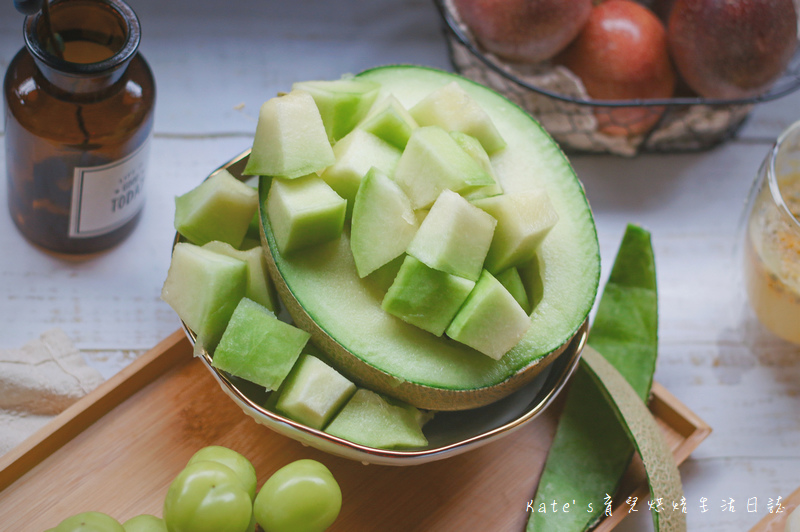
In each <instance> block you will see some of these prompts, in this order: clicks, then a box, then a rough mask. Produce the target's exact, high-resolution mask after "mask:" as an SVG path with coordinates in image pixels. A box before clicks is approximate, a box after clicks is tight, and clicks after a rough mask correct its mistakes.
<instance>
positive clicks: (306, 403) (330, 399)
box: [275, 355, 356, 430]
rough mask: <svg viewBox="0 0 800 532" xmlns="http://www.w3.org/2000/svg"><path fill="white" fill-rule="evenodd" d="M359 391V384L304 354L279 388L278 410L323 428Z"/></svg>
mask: <svg viewBox="0 0 800 532" xmlns="http://www.w3.org/2000/svg"><path fill="white" fill-rule="evenodd" d="M355 391H356V385H355V384H353V383H352V382H350V381H349V380H347V379H346V378H345V377H343V376H342V375H341V374H340V373H339V372H338V371H336V370H335V369H333V368H332V367H330V366H329V365H328V364H326V363H325V362H323V361H322V360H320V359H318V358H317V357H315V356H312V355H302V356H301V358H300V360H298V361H297V363H296V364H295V367H294V368H293V369H292V372H291V373H290V374H289V376H288V377H287V378H286V381H285V382H284V384H283V386H282V387H281V389H280V393H279V395H278V399H277V401H276V403H275V409H276V410H277V411H278V412H280V413H281V414H284V415H286V416H288V417H289V418H291V419H293V420H295V421H299V422H300V423H303V424H304V425H307V426H309V427H311V428H314V429H317V430H322V429H323V428H324V427H325V426H326V425H327V424H328V422H330V420H331V419H333V416H334V415H335V414H336V413H337V412H338V411H339V410H340V409H341V408H342V407H343V406H344V404H345V403H346V402H347V401H348V399H350V397H352V395H353V394H354V393H355Z"/></svg>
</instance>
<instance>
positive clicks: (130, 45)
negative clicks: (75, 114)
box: [24, 0, 141, 95]
mask: <svg viewBox="0 0 800 532" xmlns="http://www.w3.org/2000/svg"><path fill="white" fill-rule="evenodd" d="M49 11H50V13H49V20H48V17H46V16H43V15H42V13H38V14H36V15H33V16H30V17H27V18H26V19H25V29H24V35H25V46H26V47H27V49H28V52H29V53H30V54H31V56H32V57H33V59H34V61H35V62H36V65H37V67H38V68H39V70H40V72H41V73H42V75H43V76H44V78H45V79H46V80H47V81H48V82H50V83H51V84H52V85H53V86H55V87H56V88H58V89H59V90H61V91H63V92H65V93H67V94H74V95H88V94H93V93H97V92H101V91H103V90H105V89H108V88H109V87H111V86H113V85H114V84H115V83H116V82H117V81H119V79H120V78H121V77H122V76H123V74H124V73H125V70H126V69H127V67H128V64H129V63H130V61H131V59H133V57H134V56H135V54H136V50H137V48H138V46H139V39H140V35H141V32H140V27H139V20H138V18H137V17H136V14H135V13H134V12H133V10H132V9H131V8H130V7H129V6H128V5H127V4H125V3H124V2H122V0H55V1H54V2H53V3H52V4H51V6H50V10H49ZM51 28H52V31H51Z"/></svg>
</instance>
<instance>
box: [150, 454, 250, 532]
mask: <svg viewBox="0 0 800 532" xmlns="http://www.w3.org/2000/svg"><path fill="white" fill-rule="evenodd" d="M252 512H253V503H252V500H251V499H250V495H249V494H248V493H247V491H245V489H244V488H243V487H242V481H241V480H240V479H239V477H238V476H237V475H236V473H235V472H234V471H233V470H232V469H231V468H230V467H228V466H226V465H224V464H220V463H219V462H212V461H209V460H200V461H197V462H194V463H192V464H189V465H187V466H186V469H184V470H183V471H181V472H180V473H179V474H178V476H177V477H175V480H173V481H172V484H170V486H169V490H167V496H166V498H165V500H164V514H163V515H164V522H165V523H166V525H167V530H168V531H169V532H246V531H247V529H248V526H249V525H250V520H251V517H252Z"/></svg>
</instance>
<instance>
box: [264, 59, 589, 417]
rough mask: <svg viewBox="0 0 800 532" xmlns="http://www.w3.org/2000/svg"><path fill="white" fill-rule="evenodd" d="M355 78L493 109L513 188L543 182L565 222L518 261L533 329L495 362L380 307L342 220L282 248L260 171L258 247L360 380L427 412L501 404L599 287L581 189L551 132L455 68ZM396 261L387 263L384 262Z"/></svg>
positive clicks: (550, 356) (287, 293)
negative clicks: (331, 235)
mask: <svg viewBox="0 0 800 532" xmlns="http://www.w3.org/2000/svg"><path fill="white" fill-rule="evenodd" d="M356 79H358V80H365V81H370V82H376V83H378V84H380V86H381V89H380V94H379V95H378V97H377V98H376V101H378V102H380V101H384V100H385V99H386V98H389V97H394V98H396V100H397V101H398V102H400V104H402V106H403V107H405V108H406V109H411V108H413V107H414V106H415V105H416V104H417V103H418V102H420V101H422V100H423V99H424V98H425V97H426V96H427V95H429V94H431V93H433V92H434V91H436V90H437V89H440V88H442V87H445V86H447V85H448V84H451V83H453V82H455V83H457V84H458V86H459V87H461V88H462V89H463V90H464V91H466V93H467V94H468V95H469V96H471V97H472V98H473V99H474V100H475V101H476V102H478V103H479V104H480V106H481V107H482V108H483V109H484V110H485V111H486V113H488V115H489V117H490V118H491V120H492V121H493V123H494V126H495V127H496V128H497V131H498V132H499V134H500V136H502V138H503V139H504V141H505V142H506V146H505V147H504V148H503V149H499V150H497V151H495V152H494V153H492V155H491V163H492V166H493V167H494V170H495V173H496V177H497V179H498V181H499V185H500V186H501V187H502V190H503V191H504V192H505V193H516V192H523V191H527V190H539V189H544V190H545V191H546V192H547V194H548V195H549V198H550V201H551V202H552V205H553V207H554V209H555V211H556V212H557V213H558V223H556V224H555V226H554V227H553V228H552V230H551V231H550V232H549V233H548V235H547V237H546V238H545V239H544V241H543V242H542V244H541V245H540V246H539V248H538V251H537V253H536V256H535V258H534V259H533V260H532V262H531V263H529V264H526V265H523V266H521V267H520V268H519V270H520V273H521V275H520V278H521V279H522V280H523V282H524V283H525V289H526V291H527V292H528V296H529V297H530V301H531V304H532V305H534V307H533V309H532V312H531V313H530V320H531V326H530V328H529V329H528V330H527V332H526V333H525V335H524V336H523V337H522V339H521V340H520V341H519V343H517V344H516V346H514V347H513V348H512V349H511V350H510V351H509V352H507V353H506V354H505V355H503V356H502V357H501V358H500V360H494V359H492V358H490V357H488V356H486V355H484V354H482V353H480V352H478V351H476V350H473V349H472V348H470V347H468V346H466V345H464V344H462V343H459V342H456V341H454V340H453V339H450V338H447V337H446V336H441V337H440V336H436V335H434V334H431V333H429V332H427V331H424V330H422V329H420V328H418V327H415V326H414V325H411V324H409V323H406V322H404V321H402V320H400V319H398V318H396V317H395V316H392V315H391V314H389V313H387V312H386V311H384V310H383V309H382V308H381V302H382V299H383V297H384V292H385V288H386V287H385V286H382V285H381V281H380V279H381V276H380V275H378V273H379V272H380V270H378V271H377V272H375V274H372V275H369V276H366V277H364V278H363V279H362V278H361V277H359V275H358V272H357V270H356V266H355V263H354V260H353V253H352V251H351V246H350V229H349V224H346V226H345V229H344V231H343V234H342V236H341V237H340V238H339V239H338V240H335V241H331V242H328V243H326V244H323V245H320V246H316V247H311V248H306V249H303V250H297V251H296V252H294V253H292V254H289V255H283V254H281V253H280V251H279V248H278V246H277V243H276V239H275V235H274V232H273V228H272V227H271V226H270V223H269V217H268V216H267V214H266V210H265V209H264V208H263V207H264V201H265V200H266V197H267V193H268V187H269V181H270V179H269V178H262V179H261V186H260V190H259V194H260V207H261V213H260V215H261V222H262V235H261V236H262V245H263V247H264V249H265V251H266V252H267V253H266V254H267V263H268V267H269V269H270V274H271V276H272V278H273V279H274V280H275V282H276V286H277V288H278V291H279V293H280V295H281V298H282V300H283V301H284V304H285V305H286V307H287V310H288V311H289V314H290V315H291V317H292V319H293V320H294V322H295V324H296V325H297V326H298V327H300V328H302V329H305V330H306V331H308V332H309V333H310V334H311V340H312V342H313V343H314V344H316V345H317V346H318V347H319V348H320V349H321V350H322V351H324V352H325V353H326V355H327V356H328V358H329V360H330V361H331V362H332V363H333V364H334V366H335V367H336V368H337V370H339V371H340V372H341V373H343V374H344V375H345V376H347V377H348V378H350V379H351V380H353V381H354V382H355V383H356V384H358V385H359V386H363V387H368V388H370V389H372V390H374V391H377V392H380V393H383V394H386V395H389V396H392V397H395V398H398V399H400V400H403V401H406V402H408V403H410V404H412V405H414V406H416V407H419V408H423V409H431V410H462V409H468V408H475V407H479V406H483V405H486V404H489V403H491V402H494V401H496V400H498V399H500V398H502V397H504V396H506V395H508V394H510V393H511V392H513V391H515V390H517V389H519V388H520V387H521V386H523V385H525V384H527V383H528V382H530V381H531V380H532V379H533V378H534V377H536V375H538V374H539V373H540V372H541V370H542V369H544V368H545V367H546V366H547V365H548V364H549V363H550V362H551V361H552V360H554V359H555V357H556V356H557V355H558V354H560V353H561V352H562V351H563V350H564V349H565V348H566V347H567V345H569V342H570V340H571V339H572V338H573V336H575V335H576V333H577V332H578V331H579V329H580V328H581V326H582V325H583V324H584V322H585V321H586V320H587V317H588V315H589V312H590V310H591V308H592V305H593V303H594V300H595V296H596V294H597V288H598V283H599V276H600V254H599V247H598V242H597V234H596V230H595V225H594V220H593V218H592V214H591V210H590V208H589V205H588V202H587V200H586V197H585V195H584V191H583V187H582V186H581V184H580V182H579V181H578V179H577V177H576V175H575V172H574V171H573V169H572V167H571V166H570V164H569V162H568V161H567V159H566V157H565V156H564V154H563V153H562V151H561V150H560V148H559V147H558V145H557V144H556V143H555V142H554V141H553V140H552V138H551V137H550V136H549V135H548V134H547V133H546V132H545V131H544V130H543V129H542V127H541V126H540V125H539V124H538V123H537V122H536V121H534V120H533V119H532V118H531V117H530V116H529V115H528V114H527V113H525V112H524V111H523V110H521V109H520V108H519V107H517V106H516V105H515V104H513V103H511V102H510V101H509V100H507V99H506V98H504V97H502V96H500V95H498V94H497V93H495V92H493V91H491V90H489V89H487V88H485V87H483V86H481V85H478V84H476V83H474V82H472V81H469V80H467V79H465V78H462V77H460V76H458V75H455V74H451V73H448V72H444V71H439V70H434V69H430V68H424V67H416V66H388V67H380V68H376V69H372V70H367V71H365V72H363V73H361V74H359V75H358V76H356ZM387 267H388V266H387Z"/></svg>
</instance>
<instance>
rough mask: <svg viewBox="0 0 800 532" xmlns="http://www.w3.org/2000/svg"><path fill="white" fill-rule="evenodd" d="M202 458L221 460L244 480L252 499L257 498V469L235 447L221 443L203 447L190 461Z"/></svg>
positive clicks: (214, 460)
mask: <svg viewBox="0 0 800 532" xmlns="http://www.w3.org/2000/svg"><path fill="white" fill-rule="evenodd" d="M201 460H210V461H212V462H219V463H220V464H222V465H226V466H228V467H230V468H231V469H233V472H234V473H236V475H237V476H238V477H239V478H240V479H241V480H242V484H243V485H244V488H245V491H247V493H249V494H250V500H251V501H252V500H253V499H255V498H256V482H257V481H256V470H255V468H254V467H253V464H251V463H250V460H248V459H247V458H245V457H244V456H242V455H241V454H239V453H237V452H236V451H234V450H233V449H228V448H227V447H222V446H219V445H210V446H208V447H203V448H202V449H200V450H199V451H197V452H196V453H194V456H192V457H191V458H190V459H189V463H190V464H192V463H194V462H198V461H201Z"/></svg>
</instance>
